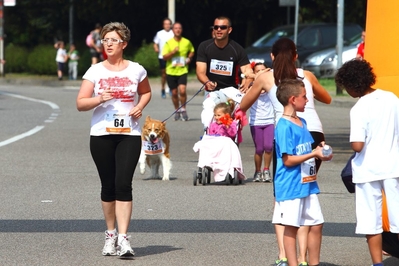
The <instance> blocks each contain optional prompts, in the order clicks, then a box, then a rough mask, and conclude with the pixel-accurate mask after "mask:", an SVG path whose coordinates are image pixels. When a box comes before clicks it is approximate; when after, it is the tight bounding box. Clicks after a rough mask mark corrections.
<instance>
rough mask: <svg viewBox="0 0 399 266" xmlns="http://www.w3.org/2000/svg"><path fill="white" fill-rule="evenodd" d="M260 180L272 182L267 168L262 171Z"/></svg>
mask: <svg viewBox="0 0 399 266" xmlns="http://www.w3.org/2000/svg"><path fill="white" fill-rule="evenodd" d="M262 181H263V182H267V183H271V182H272V178H271V176H270V172H269V170H264V171H263V176H262Z"/></svg>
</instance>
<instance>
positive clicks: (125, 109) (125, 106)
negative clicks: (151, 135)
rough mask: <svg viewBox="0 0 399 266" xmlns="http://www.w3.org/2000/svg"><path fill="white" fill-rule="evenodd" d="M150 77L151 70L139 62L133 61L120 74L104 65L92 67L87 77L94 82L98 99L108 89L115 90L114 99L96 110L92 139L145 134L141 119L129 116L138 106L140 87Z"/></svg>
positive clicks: (86, 74)
mask: <svg viewBox="0 0 399 266" xmlns="http://www.w3.org/2000/svg"><path fill="white" fill-rule="evenodd" d="M146 76H147V71H146V70H145V69H144V68H143V67H142V66H141V65H139V64H138V63H135V62H131V61H129V66H128V67H127V68H126V69H124V70H122V71H118V72H114V71H110V70H108V69H106V68H105V67H104V66H103V63H102V62H100V63H98V64H95V65H93V66H91V67H90V68H89V69H88V70H87V72H86V73H85V74H84V75H83V79H86V80H88V81H90V82H93V83H94V97H95V96H98V95H101V93H102V92H103V91H104V89H111V90H112V91H114V92H115V93H114V99H112V100H110V101H107V102H105V103H103V104H100V105H99V106H97V107H96V108H94V112H93V116H92V119H91V129H90V135H91V136H103V135H114V134H123V135H135V136H139V135H141V128H140V125H139V119H133V118H132V117H131V116H129V112H130V110H131V109H132V108H133V107H134V106H136V105H137V103H138V97H139V95H138V94H137V86H138V84H139V83H140V82H142V81H143V80H144V78H145V77H146Z"/></svg>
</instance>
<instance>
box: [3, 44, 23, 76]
mask: <svg viewBox="0 0 399 266" xmlns="http://www.w3.org/2000/svg"><path fill="white" fill-rule="evenodd" d="M28 54H29V52H28V49H26V48H24V47H21V46H16V45H14V44H12V43H10V44H9V45H7V47H6V49H5V60H6V65H5V71H6V72H7V73H11V72H14V73H18V72H25V71H27V70H28V67H27V65H26V59H27V58H28Z"/></svg>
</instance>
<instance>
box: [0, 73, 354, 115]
mask: <svg viewBox="0 0 399 266" xmlns="http://www.w3.org/2000/svg"><path fill="white" fill-rule="evenodd" d="M81 83H82V80H65V79H64V80H61V81H59V80H58V79H57V78H56V77H48V76H44V77H41V76H35V77H26V78H25V77H7V76H6V77H3V78H0V85H6V84H13V85H29V86H44V87H76V88H77V89H78V88H79V87H80V85H81ZM150 84H151V87H152V90H153V97H158V96H159V97H160V95H161V79H160V77H155V78H150ZM201 88H202V84H201V83H200V82H199V81H198V80H197V79H196V78H195V77H192V76H190V77H188V82H187V94H188V96H189V97H190V96H192V95H194V94H195V93H197V92H198V90H200V89H201ZM199 95H201V96H202V95H203V92H201V93H199ZM331 96H332V99H333V100H332V102H331V106H336V107H348V108H350V107H352V106H353V105H354V104H355V103H356V101H357V99H354V98H352V97H350V96H348V95H344V96H335V95H331ZM315 102H316V105H317V104H319V103H318V102H317V101H315Z"/></svg>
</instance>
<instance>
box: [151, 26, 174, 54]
mask: <svg viewBox="0 0 399 266" xmlns="http://www.w3.org/2000/svg"><path fill="white" fill-rule="evenodd" d="M173 36H174V34H173V31H172V30H169V31H166V30H160V31H158V32H157V34H156V35H155V37H154V43H156V44H158V47H159V53H158V58H160V59H162V58H163V55H162V49H163V46H164V45H165V43H166V42H167V41H169V40H170V39H172V38H173Z"/></svg>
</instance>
